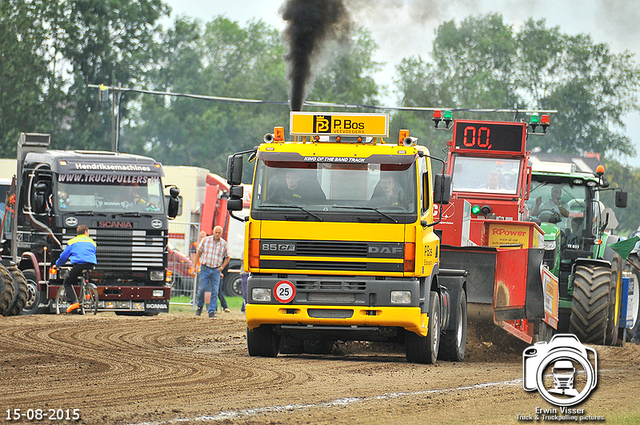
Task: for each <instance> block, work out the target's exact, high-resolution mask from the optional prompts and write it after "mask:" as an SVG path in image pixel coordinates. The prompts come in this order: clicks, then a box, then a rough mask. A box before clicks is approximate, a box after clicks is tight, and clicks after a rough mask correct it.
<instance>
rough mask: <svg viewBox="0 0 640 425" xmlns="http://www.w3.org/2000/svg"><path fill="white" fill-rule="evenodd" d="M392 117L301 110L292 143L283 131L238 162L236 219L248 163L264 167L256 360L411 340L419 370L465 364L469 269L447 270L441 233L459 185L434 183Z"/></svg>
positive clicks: (233, 191) (255, 225)
mask: <svg viewBox="0 0 640 425" xmlns="http://www.w3.org/2000/svg"><path fill="white" fill-rule="evenodd" d="M388 120H389V117H388V115H386V114H336V113H312V112H292V113H291V122H290V129H291V135H292V136H293V140H292V141H285V140H284V128H283V127H276V128H275V129H274V133H273V134H271V133H269V134H267V135H266V136H265V137H264V143H262V144H260V146H258V147H257V148H256V149H255V150H252V151H246V152H239V153H236V154H234V155H231V156H230V157H229V162H228V170H227V179H228V183H229V184H230V185H231V187H230V190H229V201H228V204H227V208H228V209H229V210H230V211H231V212H232V213H231V214H232V216H233V211H237V210H240V209H241V208H242V195H243V193H242V190H243V189H242V186H240V184H241V183H242V168H243V161H244V155H247V154H249V161H250V162H253V163H255V169H254V174H253V189H252V200H251V212H250V215H249V217H247V219H246V220H245V221H246V229H245V257H244V261H245V266H246V268H247V270H249V272H250V277H249V280H248V304H247V306H246V318H247V345H248V350H249V354H250V355H251V356H264V357H274V356H277V355H278V353H282V354H292V353H314V354H327V353H330V352H331V350H332V347H333V342H334V341H384V342H397V343H402V344H405V346H406V355H407V360H408V361H410V362H417V363H434V362H435V361H436V359H438V358H441V359H447V360H454V361H460V360H462V359H463V357H464V351H465V343H466V331H467V302H466V279H465V275H466V272H465V271H464V270H443V269H441V268H440V266H439V265H440V240H439V238H438V236H437V235H436V233H435V232H434V228H433V226H434V224H436V223H437V221H438V220H437V217H435V218H434V203H435V204H443V203H447V202H448V199H449V193H450V177H449V176H445V175H441V174H438V175H434V173H433V171H432V165H431V159H434V158H432V157H431V156H430V154H429V151H428V149H427V148H426V147H424V146H420V145H418V144H417V139H416V138H413V137H409V134H408V131H406V130H402V131H401V132H400V134H399V136H398V138H397V139H395V140H394V141H393V142H391V140H388V139H387V137H388ZM441 210H442V209H441V208H440V211H441Z"/></svg>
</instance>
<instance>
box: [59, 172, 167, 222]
mask: <svg viewBox="0 0 640 425" xmlns="http://www.w3.org/2000/svg"><path fill="white" fill-rule="evenodd" d="M53 201H54V205H55V207H56V208H58V210H59V211H61V212H65V211H68V212H79V211H96V212H111V213H125V212H150V213H163V214H164V209H165V208H164V196H163V192H162V183H161V180H160V178H159V177H157V176H137V175H136V176H122V175H120V176H118V175H113V174H104V175H102V174H92V175H88V174H60V175H58V181H57V190H56V191H55V199H54V200H53Z"/></svg>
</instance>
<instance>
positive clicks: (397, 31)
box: [165, 0, 640, 167]
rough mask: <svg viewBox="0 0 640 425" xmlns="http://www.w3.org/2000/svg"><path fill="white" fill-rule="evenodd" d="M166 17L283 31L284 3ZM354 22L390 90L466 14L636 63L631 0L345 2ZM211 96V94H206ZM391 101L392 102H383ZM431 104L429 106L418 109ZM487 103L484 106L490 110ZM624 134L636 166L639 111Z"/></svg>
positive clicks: (238, 0)
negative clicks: (364, 30)
mask: <svg viewBox="0 0 640 425" xmlns="http://www.w3.org/2000/svg"><path fill="white" fill-rule="evenodd" d="M165 2H166V3H167V4H169V5H170V6H171V8H172V10H173V14H172V17H176V16H178V15H187V16H191V17H195V18H199V19H201V20H203V21H209V20H211V18H212V17H214V16H218V15H224V16H226V17H227V18H229V19H231V20H234V21H238V22H240V23H241V24H245V23H246V22H248V21H250V20H252V19H262V20H263V21H265V22H267V23H269V24H271V25H273V26H275V27H277V28H279V29H283V28H284V26H285V25H284V21H283V20H282V18H281V16H280V14H279V13H278V11H279V9H280V6H281V5H282V4H283V3H284V0H231V1H230V0H165ZM345 4H346V5H347V7H348V8H349V9H350V11H351V12H352V13H353V17H354V19H355V20H356V21H357V22H358V23H359V24H361V25H362V26H366V27H368V28H369V29H370V30H371V31H372V36H373V38H374V40H375V41H376V42H377V43H378V45H379V52H378V55H377V56H376V57H375V59H376V60H377V61H380V62H386V63H387V66H386V67H385V69H384V70H383V71H382V72H380V73H379V75H378V76H377V81H378V83H380V84H386V85H388V86H391V78H392V77H393V74H394V66H395V65H396V64H398V63H399V62H400V60H401V59H402V58H405V57H408V56H413V55H420V56H422V57H423V58H427V57H428V55H429V53H430V51H431V45H432V42H433V39H434V32H435V29H436V28H437V27H438V26H439V25H440V24H441V23H442V22H445V21H449V20H451V19H455V20H456V21H457V22H460V21H462V20H464V19H465V18H466V17H468V16H469V15H483V14H487V13H492V12H495V13H500V14H501V15H502V16H503V18H504V21H505V22H506V23H507V24H511V25H513V26H514V28H516V29H518V28H520V27H521V25H522V23H523V22H524V21H525V20H527V19H528V18H530V17H532V18H534V19H542V18H544V19H546V21H547V26H559V27H560V30H561V31H562V32H564V33H567V34H572V35H573V34H579V33H587V34H590V35H591V36H592V37H593V39H594V40H595V41H596V42H598V43H607V44H609V45H610V46H611V49H612V51H613V52H614V53H622V52H623V51H625V50H629V51H630V52H632V53H634V54H635V60H636V62H640V1H637V0H561V1H558V0H538V1H531V0H526V1H525V0H522V1H508V0H448V1H447V0H437V1H436V0H345ZM206 94H212V95H215V94H216V93H206ZM389 102H392V103H395V102H394V101H393V100H390V101H387V102H386V104H387V105H389V104H390V103H389ZM424 106H431V105H424ZM491 106H493V105H487V107H491ZM626 121H627V134H628V135H629V136H630V137H631V139H632V141H633V142H634V144H635V145H636V150H637V151H638V156H637V157H636V158H632V159H630V160H629V161H628V163H629V164H630V165H633V166H636V167H640V113H638V112H636V113H633V114H629V115H628V116H627V119H626Z"/></svg>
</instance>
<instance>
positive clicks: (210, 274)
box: [198, 265, 220, 313]
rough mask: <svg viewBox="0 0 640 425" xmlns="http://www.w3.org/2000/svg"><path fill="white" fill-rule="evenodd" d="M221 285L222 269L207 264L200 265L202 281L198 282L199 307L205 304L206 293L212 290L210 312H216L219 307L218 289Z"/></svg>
mask: <svg viewBox="0 0 640 425" xmlns="http://www.w3.org/2000/svg"><path fill="white" fill-rule="evenodd" d="M219 287H220V271H219V270H218V269H212V268H211V267H207V266H205V265H203V266H201V267H200V282H199V283H198V308H202V307H203V306H204V293H205V292H207V291H209V292H211V299H210V300H209V313H215V312H216V309H217V308H218V289H219Z"/></svg>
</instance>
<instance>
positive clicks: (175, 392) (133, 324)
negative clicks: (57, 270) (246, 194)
mask: <svg viewBox="0 0 640 425" xmlns="http://www.w3.org/2000/svg"><path fill="white" fill-rule="evenodd" d="M219 316H220V317H219V318H217V319H209V318H207V317H195V316H190V315H177V314H165V315H160V316H158V317H144V318H135V317H119V316H115V315H113V314H111V313H109V314H98V315H97V316H77V315H69V316H54V315H53V316H52V315H39V316H18V317H0V353H1V357H0V358H1V362H2V368H1V370H2V374H1V377H2V379H1V380H0V382H1V383H2V385H1V386H0V407H1V409H2V410H1V411H0V414H1V415H2V417H3V423H13V422H17V421H8V420H7V409H21V412H27V411H28V409H42V410H43V411H44V414H45V419H43V420H39V421H35V420H34V421H32V422H36V423H61V422H63V423H64V422H68V421H60V420H57V421H53V422H52V421H49V420H47V419H46V415H48V409H80V410H79V411H80V416H81V419H80V421H79V423H88V424H106V423H115V424H139V423H150V424H169V423H182V422H204V423H233V424H246V423H249V424H254V423H255V424H261V423H311V424H317V423H326V424H329V423H331V424H334V423H342V424H347V423H348V424H351V423H372V424H413V423H429V424H431V423H434V424H441V423H451V424H458V423H496V424H504V423H523V422H519V421H518V420H517V419H516V415H517V414H519V415H530V414H534V413H535V409H536V407H540V408H544V409H548V408H552V407H554V406H551V405H549V404H548V403H546V402H545V401H544V399H543V398H542V397H541V396H540V395H539V394H538V393H537V392H533V393H528V392H525V391H524V390H523V388H522V381H521V378H522V357H521V356H522V349H523V347H526V345H522V344H517V341H515V340H512V339H510V338H504V341H505V342H503V343H502V344H488V343H482V342H481V341H480V340H479V338H478V335H471V337H470V340H469V342H468V344H467V358H466V359H465V361H464V362H462V363H448V362H438V363H437V364H436V365H435V366H426V365H416V364H409V363H407V362H406V360H405V357H404V353H403V352H402V350H395V349H393V347H389V346H384V345H379V346H375V347H370V346H368V345H367V344H349V345H346V344H343V345H342V346H341V347H340V350H341V351H342V353H343V355H332V356H310V355H302V356H279V357H278V358H275V359H267V358H251V357H249V356H248V354H247V351H246V342H245V326H244V316H243V315H242V314H241V313H239V312H232V313H230V314H222V315H219ZM499 332H502V331H499ZM499 335H502V334H501V333H499ZM481 337H482V336H481ZM482 339H484V338H482ZM595 348H596V350H597V352H598V357H599V358H598V361H599V376H598V387H597V388H596V389H595V391H593V392H592V394H591V396H590V397H589V398H588V399H587V401H585V402H584V403H582V404H581V405H580V406H578V407H580V408H584V409H585V413H586V414H589V415H593V416H604V417H605V418H606V422H607V423H608V424H611V423H618V422H619V421H620V420H621V419H624V418H635V419H633V420H631V421H630V422H627V423H634V422H635V421H637V420H639V419H640V406H639V404H638V394H640V370H638V367H639V366H640V347H639V346H635V345H629V344H628V345H627V346H625V347H624V348H620V347H595ZM24 422H28V421H27V420H26V419H25V420H24ZM541 422H542V421H541Z"/></svg>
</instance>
